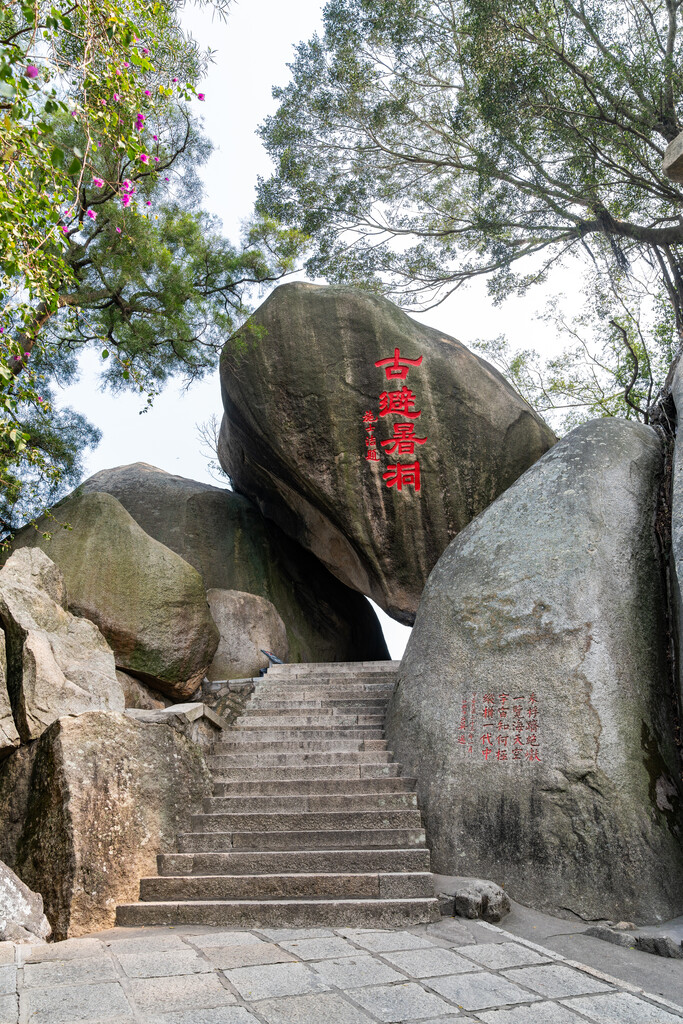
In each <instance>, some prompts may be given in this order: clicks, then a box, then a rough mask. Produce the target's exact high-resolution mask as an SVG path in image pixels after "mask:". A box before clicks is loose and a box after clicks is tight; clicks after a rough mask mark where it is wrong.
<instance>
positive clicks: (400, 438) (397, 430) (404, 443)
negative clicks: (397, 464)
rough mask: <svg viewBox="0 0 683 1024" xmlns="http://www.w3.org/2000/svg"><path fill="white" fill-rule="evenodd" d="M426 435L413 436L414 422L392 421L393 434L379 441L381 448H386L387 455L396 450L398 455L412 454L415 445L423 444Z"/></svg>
mask: <svg viewBox="0 0 683 1024" xmlns="http://www.w3.org/2000/svg"><path fill="white" fill-rule="evenodd" d="M426 440H427V438H426V437H415V424H414V423H394V436H393V437H390V438H389V439H388V440H387V441H380V444H381V445H382V448H386V450H387V455H393V453H394V452H398V454H399V455H414V454H415V445H416V444H424V443H425V441H426Z"/></svg>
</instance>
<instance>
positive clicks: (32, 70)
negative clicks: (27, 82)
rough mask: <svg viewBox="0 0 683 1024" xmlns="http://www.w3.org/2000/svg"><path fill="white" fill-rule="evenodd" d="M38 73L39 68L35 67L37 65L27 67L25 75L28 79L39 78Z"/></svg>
mask: <svg viewBox="0 0 683 1024" xmlns="http://www.w3.org/2000/svg"><path fill="white" fill-rule="evenodd" d="M38 73H39V72H38V68H37V67H36V66H35V64H27V65H26V71H24V74H25V75H26V77H27V78H37V77H38Z"/></svg>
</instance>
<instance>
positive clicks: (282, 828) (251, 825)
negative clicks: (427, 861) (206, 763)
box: [191, 808, 422, 832]
mask: <svg viewBox="0 0 683 1024" xmlns="http://www.w3.org/2000/svg"><path fill="white" fill-rule="evenodd" d="M191 822H192V830H193V831H194V832H306V831H308V830H309V829H310V830H311V831H318V830H323V829H334V830H337V831H341V830H343V829H349V830H353V829H363V828H368V829H375V828H380V829H381V828H419V827H420V825H421V824H422V815H421V813H420V811H419V810H418V809H416V808H415V809H414V808H401V809H399V810H395V811H392V810H382V809H376V810H371V811H300V812H299V813H297V812H296V811H295V812H293V813H291V814H288V813H286V812H284V811H272V812H268V811H263V812H261V813H259V812H254V813H249V812H245V811H243V812H239V811H236V812H234V813H232V814H193V815H192V817H191Z"/></svg>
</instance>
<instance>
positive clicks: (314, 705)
mask: <svg viewBox="0 0 683 1024" xmlns="http://www.w3.org/2000/svg"><path fill="white" fill-rule="evenodd" d="M387 704H388V699H387V698H386V697H360V696H359V697H339V698H334V697H318V698H317V699H315V698H314V699H311V700H308V699H305V698H302V699H301V700H289V699H287V698H285V697H283V698H282V699H281V700H280V699H275V700H269V699H267V698H265V697H254V698H252V699H251V701H250V702H249V714H250V715H270V714H277V713H280V712H285V714H286V713H287V712H288V711H290V710H291V711H302V712H308V711H310V712H312V713H315V714H322V713H323V712H326V713H328V712H329V713H332V714H337V713H339V714H343V713H345V712H346V711H358V712H359V713H360V712H361V711H362V712H363V713H367V714H370V715H372V714H377V715H379V714H384V710H385V708H386V706H387Z"/></svg>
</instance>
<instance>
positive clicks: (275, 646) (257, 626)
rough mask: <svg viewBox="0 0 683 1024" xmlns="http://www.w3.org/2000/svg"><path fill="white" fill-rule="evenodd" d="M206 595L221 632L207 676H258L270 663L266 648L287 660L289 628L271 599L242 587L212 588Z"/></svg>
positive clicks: (231, 677) (227, 677) (243, 677)
mask: <svg viewBox="0 0 683 1024" xmlns="http://www.w3.org/2000/svg"><path fill="white" fill-rule="evenodd" d="M206 597H207V600H208V602H209V608H210V609H211V614H212V615H213V621H214V622H215V623H216V625H217V626H218V632H219V633H220V636H221V638H220V640H219V641H218V650H217V651H216V653H215V654H214V657H213V661H212V662H211V665H210V666H209V668H208V670H207V673H206V678H207V679H209V680H214V679H245V678H246V677H248V676H257V675H258V674H259V670H260V669H263V668H268V665H269V661H268V658H267V657H266V656H265V654H263V653H262V652H263V651H264V650H266V651H270V652H271V653H272V654H274V655H275V656H276V657H277V658H279V659H280V661H287V655H288V653H289V646H288V644H287V630H286V629H285V624H284V622H283V621H282V619H281V618H280V616H279V615H278V611H277V608H276V607H275V605H273V604H271V603H270V601H266V599H265V598H264V597H256V596H255V595H254V594H244V593H242V592H241V591H239V590H209V591H208V592H207V595H206Z"/></svg>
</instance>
